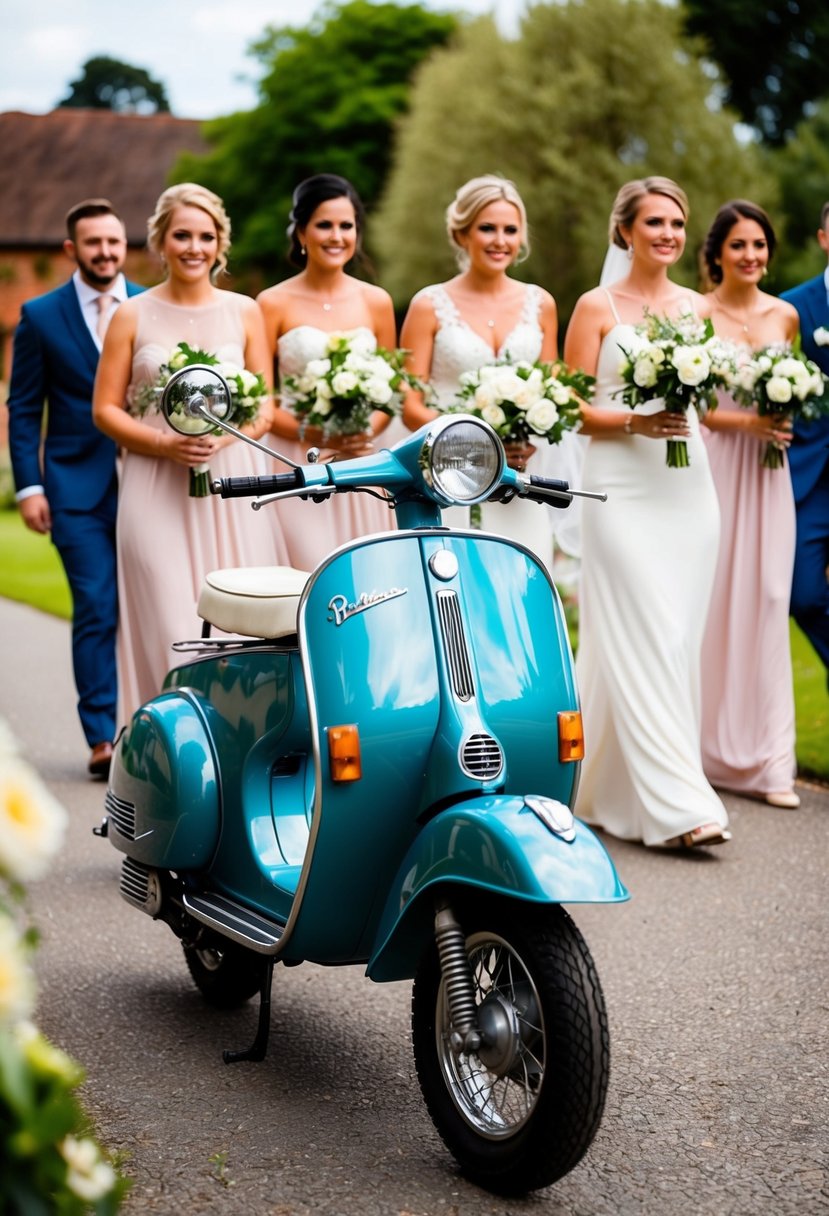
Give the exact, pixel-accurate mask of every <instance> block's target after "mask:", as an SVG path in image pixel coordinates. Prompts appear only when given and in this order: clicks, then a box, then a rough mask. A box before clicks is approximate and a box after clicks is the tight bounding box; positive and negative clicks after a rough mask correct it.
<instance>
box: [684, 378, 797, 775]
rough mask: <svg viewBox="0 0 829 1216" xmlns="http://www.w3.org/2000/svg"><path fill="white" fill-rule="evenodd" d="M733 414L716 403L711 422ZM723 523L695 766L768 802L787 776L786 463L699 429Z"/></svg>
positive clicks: (791, 541)
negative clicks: (774, 463)
mask: <svg viewBox="0 0 829 1216" xmlns="http://www.w3.org/2000/svg"><path fill="white" fill-rule="evenodd" d="M738 408H740V407H739V406H737V405H736V404H735V403H734V401H733V400H732V398H730V397H728V396H726V395H725V394H721V395H720V398H719V405H718V406H717V412H718V413H724V412H726V411H728V410H735V409H738ZM703 433H704V436H705V443H706V447H707V449H708V458H709V462H710V465H711V472H712V474H713V477H714V484H715V486H716V488H717V496H718V498H719V502H720V514H721V517H722V538H721V541H720V554H719V561H718V563H717V572H716V576H715V580H714V591H713V595H712V598H711V607H710V609H709V613H708V623H707V627H706V632H705V639H704V642H703V649H702V759H703V767H704V768H705V774H706V776H707V777H708V780H709V781H711V782H712V783H713V784H714V785H718V786H721V787H722V788H723V789H728V790H735V791H737V792H745V793H755V794H767V793H771V792H773V791H782V790H789V789H791V786H792V781H793V780H794V776H795V755H794V744H795V719H794V691H793V684H792V660H791V647H790V641H789V597H790V593H791V586H792V570H793V567H794V545H795V507H794V495H793V493H792V483H791V478H790V476H789V468H788V462H786V464H784V467H783V468H782V469H765V468H763V466H762V464H761V463H760V461H761V457H762V453H763V444H764V442H765V441H762V442H758V440H757V439H756V438H755V437H754V436H752V435H747V434H743V433H741V432H734V431H709V430H708V429H707V428H706V427H703Z"/></svg>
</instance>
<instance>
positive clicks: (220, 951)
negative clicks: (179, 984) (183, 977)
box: [182, 938, 263, 1009]
mask: <svg viewBox="0 0 829 1216" xmlns="http://www.w3.org/2000/svg"><path fill="white" fill-rule="evenodd" d="M182 949H183V950H184V958H185V961H186V962H187V967H188V970H189V972H190V974H191V976H192V977H193V982H194V984H195V985H196V987H197V988H198V990H199V992H200V993H201V994H202V996H203V997H204V998H205V1000H206V1001H207V1002H208V1004H210V1005H213V1007H214V1008H215V1009H237V1008H238V1007H239V1006H240V1005H244V1003H245V1002H246V1001H249V1000H250V998H251V997H252V996H255V994H256V993H257V992H258V991H259V987H260V984H261V982H262V966H263V963H262V958H261V956H260V955H258V954H254V953H253V951H252V950H245V948H244V947H243V946H237V945H236V944H235V943H234V942H225V941H220V940H218V939H215V940H214V939H212V938H211V939H209V940H205V941H202V942H199V944H198V946H182Z"/></svg>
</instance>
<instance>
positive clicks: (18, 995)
mask: <svg viewBox="0 0 829 1216" xmlns="http://www.w3.org/2000/svg"><path fill="white" fill-rule="evenodd" d="M34 1002H35V982H34V977H33V975H32V972H31V970H30V969H29V966H28V963H27V962H26V957H25V954H24V952H23V946H22V944H21V941H20V934H19V933H18V931H17V928H16V926H15V925H14V923H13V922H12V921H10V920H9V918H8V917H7V916H0V1025H3V1024H4V1023H5V1024H9V1023H13V1022H18V1021H20V1019H21V1018H25V1017H27V1016H28V1014H29V1013H31V1011H32V1008H33V1006H34Z"/></svg>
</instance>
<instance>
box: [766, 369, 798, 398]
mask: <svg viewBox="0 0 829 1216" xmlns="http://www.w3.org/2000/svg"><path fill="white" fill-rule="evenodd" d="M766 396H767V397H768V399H769V401H773V402H775V404H776V405H785V404H786V402H788V401H791V399H792V386H791V385H790V384H789V382H788V380H785V379H784V378H783V376H770V377H769V380H768V383H767V384H766Z"/></svg>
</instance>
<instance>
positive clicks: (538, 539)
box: [415, 284, 582, 569]
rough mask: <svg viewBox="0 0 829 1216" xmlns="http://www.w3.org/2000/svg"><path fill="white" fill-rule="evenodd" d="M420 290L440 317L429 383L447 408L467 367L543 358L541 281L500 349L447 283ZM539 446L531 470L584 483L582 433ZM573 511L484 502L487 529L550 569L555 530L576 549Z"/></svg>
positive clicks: (452, 517) (458, 521)
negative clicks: (467, 315)
mask: <svg viewBox="0 0 829 1216" xmlns="http://www.w3.org/2000/svg"><path fill="white" fill-rule="evenodd" d="M420 296H425V297H426V298H427V299H428V300H429V301H430V302H431V304H432V307H433V309H434V311H435V317H436V318H437V322H438V329H437V332H436V334H435V340H434V348H433V351H432V366H431V369H430V373H429V383H430V386H431V388H432V391H433V394H434V404H435V405H437V407H438V408H439V409H445V408H446V407H447V406H449V405H451V404H452V402H453V401H454V400H455V398H456V397H457V395H458V391H459V388H460V378H461V376H462V374H463V373H464V372H469V371H477V369H478V368H479V367H484V366H485V365H486V364H487V363H494V362H495V361H496V360H498V359H509V360H510V361H511V362H513V363H519V362H526V363H534V362H535V360H536V359H538V358H540V356H541V346H542V342H543V340H544V334H543V332H542V329H541V325H540V322H539V314H540V310H541V291H540V289H539V288H538V287H535V286H532V285H528V286H527V288H526V290H525V293H524V305H523V308H522V311H521V315H520V317H519V319H518V323H517V324H516V325H515V327H514V329H513V330H512V332H511V333H509V334H508V335H507V337H506V338H505V339H504V341H503V343H502V344H501V347H500V349H499V350H497V351H494V350H493V349H492V347H491V345H490V344H489V343H488V342H487V341H486V339H485V338H482V337H481V335H480V334H478V333H476V332H475V330H474V329H472V328H471V326H469V325H468V324H467V322H466V321H465V320H464V319H463V317H462V316H461V314H460V311H459V309H458V308H457V306H456V305H455V303H454V301H453V300H452V299H451V297H450V296H449V293H448V292H447V291H446V289H445V287H444V286H443V285H442V284H435V285H434V286H432V287H424V288H423V290H422V291H420V292H418V296H416V297H415V298H416V299H417V298H419V297H420ZM536 446H537V451H536V452H535V454H534V455H533V456H532V457H531V459H530V461H529V462H528V465H527V473H528V474H530V473H536V474H537V475H539V476H541V477H557V478H561V479H563V480H566V481H568V482H570V484H572V485H574V486H576V485H580V484H581V476H580V467H581V450H582V449H581V443H580V440H579V439H578V437H577V436H575V435H569V434H568V435H565V437H564V439H563V441H562V443H560V444H549V443H547V442H546V440H539V441H538V442H537V444H536ZM573 512H574V507H572V506H571V507H568V508H567V509H566V510H556V509H555V508H552V507H547V506H544V505H542V504H538V503H533V502H527V501H522V500H518V499H515V500H514V501H513V502H511V503H484V505H483V507H482V513H481V514H482V519H481V527H482V529H483V530H484V531H486V532H494V533H496V534H497V535H499V536H508V537H509V538H510V539H511V540H515V541H517V542H518V543H519V544H523V545H526V547H527V548H529V549H531V550H532V551H533V552H534V553H535V554H536V556H537V557H539V558H540V560H541V561H542V562H543V563H544V565H545V566H546V567H547V568H548V569H552V564H553V536H554V534H555V536H556V538H557V539H558V540H559V543H560V544H561V545H562V547H563V548H565V549H566V550H567V552H572V551H573V546H574V545H575V540H574V539H571V540H570V542H569V546H568V545H567V544H565V537H566V536H567V535H568V530H569V532H570V533H571V534H572V533H573V522H574V516H573V514H572V513H573ZM444 517H445V518H446V520H447V522H451V523H453V524H455V525H456V526H459V527H461V526H463V527H467V526H468V518H469V515H468V512H467V511H463V512H461V511H460V510H459V511H451V512H444Z"/></svg>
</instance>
